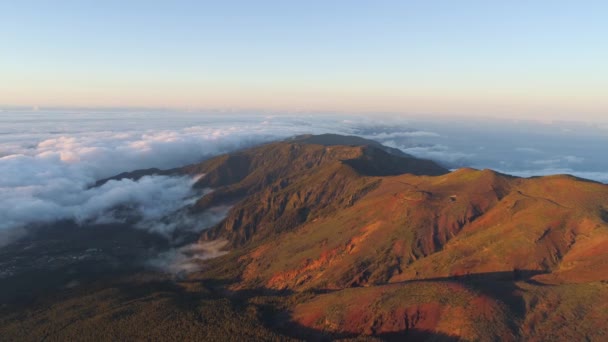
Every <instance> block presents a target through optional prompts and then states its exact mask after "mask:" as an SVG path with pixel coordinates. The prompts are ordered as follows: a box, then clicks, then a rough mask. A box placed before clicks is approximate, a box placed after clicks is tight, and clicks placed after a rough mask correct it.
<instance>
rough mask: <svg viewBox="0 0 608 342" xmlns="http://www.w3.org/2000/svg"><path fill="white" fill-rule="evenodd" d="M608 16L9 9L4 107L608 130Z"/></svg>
mask: <svg viewBox="0 0 608 342" xmlns="http://www.w3.org/2000/svg"><path fill="white" fill-rule="evenodd" d="M606 13H608V3H607V2H605V1H544V0H539V1H466V0H463V1H447V0H446V1H432V0H431V1H383V0H378V1H356V0H353V1H342V0H335V1H327V0H324V1H316V0H311V1H263V0H260V1H178V0H176V1H137V0H134V1H103V2H100V1H87V0H81V1H68V0H65V1H29V0H23V1H5V0H0V75H1V76H0V78H1V80H0V106H68V107H70V106H73V107H168V108H185V109H192V108H197V109H200V108H214V109H231V110H241V109H262V110H272V111H287V112H294V111H311V112H312V111H330V112H336V113H377V112H383V113H403V114H433V115H445V116H450V115H451V116H458V115H465V116H488V117H501V118H531V119H561V120H586V121H601V120H605V119H606V118H607V117H608V115H607V114H608V96H606V94H607V93H608V21H607V20H606ZM0 115H2V114H0Z"/></svg>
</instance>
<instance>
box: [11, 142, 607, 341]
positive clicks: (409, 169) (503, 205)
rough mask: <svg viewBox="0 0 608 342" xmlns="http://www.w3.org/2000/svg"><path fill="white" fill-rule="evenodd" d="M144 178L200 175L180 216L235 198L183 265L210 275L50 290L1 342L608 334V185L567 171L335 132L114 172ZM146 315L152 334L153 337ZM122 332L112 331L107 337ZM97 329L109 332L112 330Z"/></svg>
mask: <svg viewBox="0 0 608 342" xmlns="http://www.w3.org/2000/svg"><path fill="white" fill-rule="evenodd" d="M151 173H152V174H167V175H172V174H179V175H183V174H188V175H204V176H202V177H201V178H200V179H199V180H198V181H197V183H196V184H195V186H196V187H199V188H211V189H213V191H212V192H211V193H209V194H207V195H205V196H203V197H202V198H200V199H199V200H198V201H197V202H196V203H195V204H194V205H192V206H191V207H188V208H186V209H185V210H189V211H190V212H192V213H202V212H205V211H206V210H208V209H210V208H214V207H216V206H230V207H231V209H230V210H229V211H228V214H227V216H226V218H225V219H224V220H223V221H221V222H220V223H219V224H217V225H215V226H214V227H211V228H210V229H208V230H206V231H203V233H202V234H201V236H200V238H199V241H200V242H201V243H203V242H209V241H215V240H222V241H224V240H227V241H228V244H227V245H226V246H227V247H226V252H227V253H226V254H225V255H223V256H220V257H217V258H214V259H209V260H198V261H197V260H194V261H190V262H192V263H198V266H200V268H201V270H200V271H196V272H193V273H190V274H188V275H186V276H184V275H183V274H181V275H180V276H179V277H178V278H177V279H176V280H175V281H173V282H172V281H170V280H168V279H167V278H166V276H164V275H163V276H162V277H161V278H160V279H159V276H158V275H154V274H152V275H151V274H150V272H148V271H146V272H144V273H143V274H142V273H139V274H134V275H132V276H131V275H130V274H131V273H132V272H133V270H132V269H129V270H128V272H126V273H128V274H129V276H128V277H125V276H124V275H120V276H115V278H116V279H115V278H111V277H110V280H107V279H105V278H104V279H101V280H100V281H99V282H90V284H91V288H86V289H84V288H78V287H77V288H76V290H72V289H67V290H65V292H63V293H62V295H61V296H57V298H55V297H50V298H46V297H44V298H42V299H41V303H42V304H40V302H38V303H39V304H38V306H33V308H34V309H32V307H30V306H26V309H24V311H16V312H15V313H13V312H10V311H9V313H10V314H7V315H4V318H2V319H0V330H1V331H2V332H4V333H5V336H9V338H14V339H18V337H20V336H23V334H24V333H25V331H26V330H28V331H29V332H30V333H31V336H33V339H45V338H46V339H49V338H50V339H53V338H54V339H57V340H61V339H66V338H70V337H74V336H90V337H91V338H102V337H107V338H114V339H116V338H118V339H129V338H145V339H155V338H159V336H162V333H163V332H164V331H168V332H169V334H171V335H174V336H178V337H177V338H179V339H192V338H199V339H200V338H208V339H212V340H219V339H221V337H218V336H224V335H226V334H228V338H229V339H235V340H237V339H238V338H239V337H242V336H246V337H248V338H259V339H267V340H277V339H283V340H288V339H290V338H300V339H301V338H305V339H308V340H331V339H350V338H353V339H363V340H381V341H383V340H431V341H457V340H471V341H495V340H503V341H518V340H530V341H543V340H554V341H559V340H563V341H571V340H591V341H603V340H605V338H606V336H607V335H608V326H607V325H606V323H605V322H606V319H608V304H607V303H608V186H607V185H604V184H600V183H595V182H591V181H586V180H582V179H577V178H574V177H571V176H564V175H558V176H549V177H535V178H529V179H523V178H517V177H512V176H508V175H504V174H500V173H497V172H494V171H491V170H475V169H460V170H456V171H454V172H448V171H447V170H445V169H443V168H442V167H441V166H439V165H437V164H435V163H433V162H431V161H426V160H420V159H416V158H413V157H411V156H408V155H406V154H403V153H400V152H398V151H394V150H392V149H390V148H386V147H383V146H381V145H379V144H377V143H374V142H370V141H368V140H362V139H361V138H357V137H340V136H335V135H322V136H301V137H296V138H294V139H289V140H286V141H282V142H275V143H270V144H266V145H262V146H258V147H254V148H250V149H246V150H242V151H238V152H235V153H231V154H227V155H223V156H219V157H216V158H212V159H209V160H207V161H204V162H202V163H198V164H194V165H189V166H185V167H182V168H177V169H172V170H164V171H163V170H156V169H150V170H140V171H135V172H131V173H124V174H121V175H119V176H117V177H118V178H120V177H127V178H130V177H133V178H136V177H143V176H145V175H147V174H151ZM83 234H84V233H83ZM70 277H71V276H70ZM89 281H90V280H89ZM87 284H89V283H87ZM11 308H12V307H11ZM215 309H217V312H216V310H215ZM5 311H6V310H5ZM0 316H1V315H0ZM168 318H170V319H168ZM150 322H154V323H153V324H154V326H155V327H156V328H155V329H150V330H149V331H148V330H146V326H147V324H148V325H149V324H150ZM116 324H119V326H120V329H119V330H113V329H111V327H112V326H114V325H116ZM30 326H33V327H35V328H34V329H30V328H26V327H30ZM57 326H61V327H64V328H61V329H58V328H57ZM99 326H101V327H107V329H104V330H103V331H104V333H103V334H102V333H100V331H99V329H96V327H99ZM131 329H132V330H131ZM241 330H242V335H239V333H240V332H239V331H241ZM159 334H160V335H159Z"/></svg>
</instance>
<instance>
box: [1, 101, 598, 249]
mask: <svg viewBox="0 0 608 342" xmlns="http://www.w3.org/2000/svg"><path fill="white" fill-rule="evenodd" d="M305 133H314V134H319V133H340V134H356V135H360V136H364V137H367V138H371V139H375V140H378V141H380V142H382V143H384V144H386V145H389V146H393V147H397V148H400V149H402V150H403V151H405V152H407V153H410V154H412V155H415V156H418V157H424V158H430V159H434V160H436V161H438V162H440V163H442V164H444V165H446V166H448V167H450V168H457V167H461V166H469V167H476V168H493V169H497V170H500V171H502V172H505V173H510V174H515V175H520V176H534V175H543V174H553V173H571V174H574V175H577V176H580V177H584V178H590V179H594V180H597V181H601V182H608V172H607V171H606V170H608V160H607V159H608V158H606V157H604V154H603V152H604V151H603V149H604V146H608V139H607V138H606V136H607V135H608V130H606V129H605V128H604V126H602V125H592V124H565V123H564V124H555V123H551V124H546V123H544V124H540V123H526V122H523V123H522V122H507V123H505V122H482V123H479V122H476V121H474V120H473V121H449V122H447V121H445V120H439V119H412V118H408V119H404V118H391V117H389V116H384V117H382V118H380V117H379V116H352V117H345V116H335V115H334V116H331V115H307V116H303V115H256V114H248V115H246V114H242V113H239V114H235V113H212V114H209V113H186V112H162V111H154V112H146V111H140V112H138V111H118V112H91V111H88V112H86V111H84V112H83V111H71V112H68V111H46V112H44V111H23V110H19V111H17V110H13V111H7V110H5V111H3V112H0V245H2V244H6V243H8V242H10V241H12V240H13V239H15V237H18V236H19V234H18V233H19V232H20V231H22V230H23V228H24V227H27V226H28V225H35V224H44V223H46V222H53V221H55V220H63V219H69V220H74V221H76V222H79V223H91V222H92V223H95V222H103V223H107V222H112V221H121V220H125V217H124V215H122V214H120V213H122V212H123V211H124V210H123V211H121V210H117V208H122V209H124V208H127V209H129V210H131V211H132V212H134V213H136V215H137V216H138V217H139V223H138V224H136V225H135V227H136V228H139V229H146V230H149V231H152V232H155V233H159V234H164V235H167V236H169V235H171V233H172V232H173V231H175V230H176V229H180V226H187V227H185V228H186V229H189V230H192V229H195V230H196V229H199V230H200V229H203V228H204V227H200V225H199V227H196V223H195V221H196V220H193V219H192V218H188V217H184V216H183V215H182V217H181V218H180V219H176V220H174V221H173V222H170V221H167V220H164V221H163V218H165V217H167V216H168V215H180V214H179V209H180V208H182V207H184V206H186V205H188V204H190V203H192V202H193V201H194V200H196V198H198V197H200V196H201V195H202V194H201V193H195V192H194V191H193V189H192V187H191V185H192V184H193V182H194V181H195V179H194V178H190V177H169V176H148V177H143V178H141V179H139V180H137V181H133V180H127V179H123V180H120V181H110V182H107V183H105V184H103V185H102V186H99V187H93V185H94V184H95V181H97V180H99V179H103V178H107V177H111V176H113V175H116V174H118V173H121V172H124V171H132V170H136V169H142V168H151V167H156V168H161V169H167V168H173V167H178V166H182V165H186V164H190V163H196V162H199V161H201V160H204V159H206V158H209V157H212V156H214V155H218V154H222V153H227V152H231V151H234V150H237V149H241V148H245V147H248V146H252V145H255V144H259V143H263V142H267V141H272V140H277V139H283V138H287V137H290V136H293V135H297V134H305ZM199 176H201V175H199ZM208 191H211V189H209V190H208ZM226 211H227V208H220V209H218V210H216V211H215V212H213V213H209V214H208V215H211V216H210V217H209V218H208V219H205V220H203V221H204V222H217V221H219V220H221V218H222V217H223V216H222V215H225V212H226ZM176 217H177V216H176ZM182 228H183V227H182Z"/></svg>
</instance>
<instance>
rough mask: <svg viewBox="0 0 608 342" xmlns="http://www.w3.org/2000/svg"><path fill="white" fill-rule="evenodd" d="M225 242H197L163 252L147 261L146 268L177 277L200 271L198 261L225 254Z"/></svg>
mask: <svg viewBox="0 0 608 342" xmlns="http://www.w3.org/2000/svg"><path fill="white" fill-rule="evenodd" d="M227 243H228V241H226V240H214V241H209V242H198V243H193V244H189V245H186V246H183V247H180V248H174V249H171V250H169V251H166V252H163V253H161V254H160V255H158V257H156V258H154V259H152V260H150V261H148V263H147V264H148V266H150V267H152V268H153V269H157V270H161V271H164V272H167V273H171V274H174V275H176V276H178V277H180V276H185V275H187V274H188V273H192V272H196V271H199V270H201V267H202V265H201V263H200V261H203V260H207V259H212V258H216V257H219V256H222V255H224V254H226V253H227V252H226V251H223V250H222V248H224V247H225V246H226V245H227Z"/></svg>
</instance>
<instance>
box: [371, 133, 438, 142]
mask: <svg viewBox="0 0 608 342" xmlns="http://www.w3.org/2000/svg"><path fill="white" fill-rule="evenodd" d="M365 137H366V138H368V139H374V140H376V139H377V140H389V139H395V138H420V137H433V138H435V137H439V134H437V133H435V132H427V131H402V132H380V133H376V134H369V135H365Z"/></svg>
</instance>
